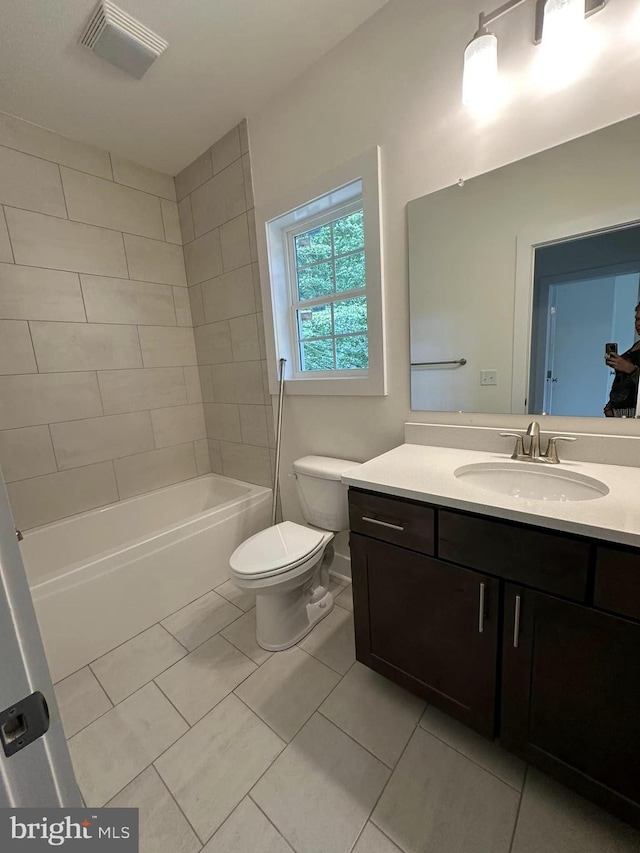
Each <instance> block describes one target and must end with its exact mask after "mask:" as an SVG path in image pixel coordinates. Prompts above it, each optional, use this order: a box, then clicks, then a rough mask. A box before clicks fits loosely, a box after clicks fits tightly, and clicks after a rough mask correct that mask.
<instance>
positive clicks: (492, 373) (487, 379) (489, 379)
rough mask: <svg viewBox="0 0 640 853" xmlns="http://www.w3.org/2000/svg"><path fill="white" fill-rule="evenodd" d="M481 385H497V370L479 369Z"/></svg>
mask: <svg viewBox="0 0 640 853" xmlns="http://www.w3.org/2000/svg"><path fill="white" fill-rule="evenodd" d="M480 384H481V385H497V384H498V371H497V370H481V371H480Z"/></svg>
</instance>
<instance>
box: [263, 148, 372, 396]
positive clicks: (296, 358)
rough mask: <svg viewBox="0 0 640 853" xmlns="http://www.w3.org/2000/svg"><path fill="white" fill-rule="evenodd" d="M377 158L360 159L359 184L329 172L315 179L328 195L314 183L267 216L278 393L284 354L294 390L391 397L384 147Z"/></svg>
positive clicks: (271, 356) (289, 389)
mask: <svg viewBox="0 0 640 853" xmlns="http://www.w3.org/2000/svg"><path fill="white" fill-rule="evenodd" d="M372 155H374V156H372ZM372 155H369V156H368V158H367V157H366V156H365V157H364V158H359V164H358V165H359V166H360V167H361V168H360V171H361V175H360V176H357V177H355V179H354V180H351V181H349V182H346V183H344V184H342V185H339V184H337V183H333V184H332V183H331V182H332V181H336V180H337V178H338V176H337V175H336V176H327V177H325V178H323V179H320V181H319V182H318V183H317V184H316V187H318V186H321V185H323V184H324V188H326V191H325V192H324V193H323V194H322V195H313V194H312V192H313V190H312V189H311V188H309V189H307V190H303V191H300V193H298V194H296V196H297V199H298V200H299V199H300V198H302V199H303V202H302V203H300V204H297V205H296V206H295V207H293V208H288V209H287V208H285V209H286V213H283V214H282V213H281V214H280V215H278V216H275V217H269V216H268V214H264V218H263V221H264V224H265V230H264V232H263V233H264V234H265V238H266V239H265V241H264V244H263V245H261V246H260V249H261V262H264V261H265V260H266V263H267V264H268V269H269V276H268V277H267V276H264V275H262V276H261V278H262V281H263V287H264V282H265V280H269V281H270V284H271V287H270V292H269V293H268V294H264V297H265V298H263V302H264V304H265V319H267V318H268V317H269V316H271V319H272V320H273V337H272V339H271V340H269V341H268V344H269V343H271V344H272V346H269V349H270V350H271V352H270V353H269V358H268V362H269V379H270V390H271V392H272V393H275V391H276V385H277V381H276V380H277V377H276V371H275V369H274V367H275V365H276V364H277V361H278V358H280V357H284V358H286V360H287V363H286V369H285V377H286V381H287V392H288V393H294V394H354V395H358V394H384V393H385V387H384V336H383V325H382V282H381V263H380V218H379V201H378V182H377V173H378V152H377V150H376V151H375V152H372ZM363 160H367V161H368V162H367V163H366V164H365V165H366V166H367V168H362V166H363ZM355 165H356V164H355V163H353V164H351V168H352V171H353V170H354V166H355ZM343 174H344V172H343ZM372 178H375V180H372ZM306 193H308V195H307V194H306ZM304 199H306V200H304ZM308 199H311V200H308ZM280 210H282V206H280ZM261 212H262V211H258V212H257V218H258V221H260V219H262V217H261V216H260V213H261ZM259 230H260V229H259ZM262 251H264V254H265V255H266V258H264V257H263V255H262ZM267 295H268V296H269V298H268V299H267V298H266V297H267ZM268 306H270V308H271V311H270V312H269V311H268ZM266 325H267V329H268V328H269V323H268V322H267V324H266ZM268 338H269V335H268Z"/></svg>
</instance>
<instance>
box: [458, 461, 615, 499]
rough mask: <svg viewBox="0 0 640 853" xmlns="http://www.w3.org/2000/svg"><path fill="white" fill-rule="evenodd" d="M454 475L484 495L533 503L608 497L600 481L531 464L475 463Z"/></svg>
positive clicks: (571, 472)
mask: <svg viewBox="0 0 640 853" xmlns="http://www.w3.org/2000/svg"><path fill="white" fill-rule="evenodd" d="M454 474H455V476H456V477H458V479H460V480H463V481H464V482H465V483H468V484H469V485H470V486H478V488H480V489H484V490H485V491H487V492H494V493H497V494H499V495H509V496H510V497H512V498H523V499H524V500H534V501H592V500H595V499H596V498H602V497H604V496H605V495H608V494H609V489H608V487H607V486H605V484H604V483H601V482H600V480H595V479H594V478H593V477H586V476H585V475H584V474H576V473H574V472H573V471H563V470H562V469H560V470H558V468H557V467H551V469H549V468H547V467H546V465H545V464H544V463H533V462H506V461H505V462H477V463H475V464H473V465H463V466H462V467H461V468H457V469H456V470H455V471H454Z"/></svg>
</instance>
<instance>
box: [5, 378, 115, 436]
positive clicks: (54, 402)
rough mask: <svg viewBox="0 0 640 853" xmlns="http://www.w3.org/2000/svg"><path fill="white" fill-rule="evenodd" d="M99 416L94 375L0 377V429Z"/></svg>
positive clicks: (98, 397) (99, 405)
mask: <svg viewBox="0 0 640 853" xmlns="http://www.w3.org/2000/svg"><path fill="white" fill-rule="evenodd" d="M101 414H102V404H101V403H100V391H99V390H98V380H97V379H96V375H95V373H53V374H49V375H46V374H39V373H32V374H28V375H26V376H2V377H0V429H14V428H16V427H24V426H32V425H35V424H48V423H54V422H55V421H68V420H73V419H76V418H93V417H97V416H98V415H101Z"/></svg>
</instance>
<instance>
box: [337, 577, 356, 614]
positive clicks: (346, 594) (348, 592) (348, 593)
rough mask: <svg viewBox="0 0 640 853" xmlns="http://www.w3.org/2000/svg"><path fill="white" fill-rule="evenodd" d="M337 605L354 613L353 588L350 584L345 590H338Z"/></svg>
mask: <svg viewBox="0 0 640 853" xmlns="http://www.w3.org/2000/svg"><path fill="white" fill-rule="evenodd" d="M335 599H336V604H337V605H338V606H339V607H343V608H344V609H345V610H350V611H351V612H352V613H353V586H352V585H351V584H349V585H348V586H347V587H346V588H345V589H344V590H342V591H340V590H336V596H335Z"/></svg>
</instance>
